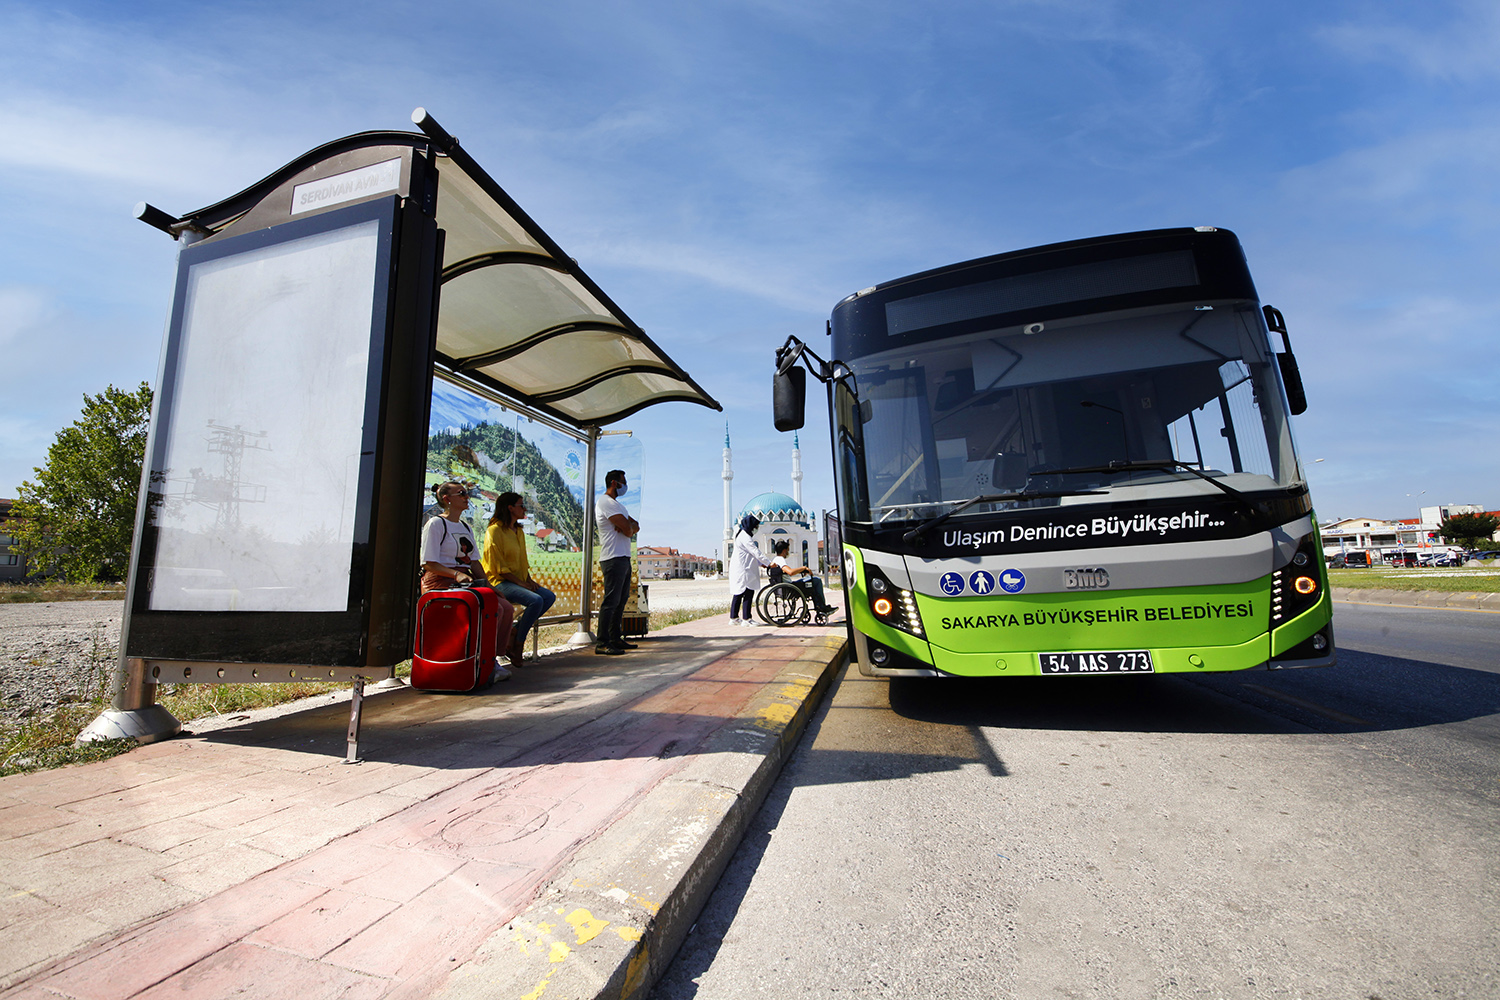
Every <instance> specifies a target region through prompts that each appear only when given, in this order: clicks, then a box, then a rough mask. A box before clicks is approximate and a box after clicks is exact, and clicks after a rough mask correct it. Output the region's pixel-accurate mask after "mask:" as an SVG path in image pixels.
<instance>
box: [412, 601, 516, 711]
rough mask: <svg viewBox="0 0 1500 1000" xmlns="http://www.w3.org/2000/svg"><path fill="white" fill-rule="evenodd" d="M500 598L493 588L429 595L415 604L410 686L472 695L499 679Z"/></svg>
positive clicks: (425, 689)
mask: <svg viewBox="0 0 1500 1000" xmlns="http://www.w3.org/2000/svg"><path fill="white" fill-rule="evenodd" d="M499 616H500V596H499V595H498V594H496V593H495V591H494V590H492V589H491V588H489V587H469V588H455V589H453V590H431V591H428V592H427V593H425V594H423V595H422V596H421V597H420V598H418V599H417V638H416V644H415V646H416V648H415V649H413V650H412V658H411V686H412V687H414V688H420V689H421V690H424V691H473V690H476V689H478V688H482V687H488V686H489V685H490V684H491V682H493V681H494V679H495V670H494V666H495V629H496V626H497V625H498V620H499Z"/></svg>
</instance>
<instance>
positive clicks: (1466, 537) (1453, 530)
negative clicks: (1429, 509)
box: [1438, 514, 1500, 549]
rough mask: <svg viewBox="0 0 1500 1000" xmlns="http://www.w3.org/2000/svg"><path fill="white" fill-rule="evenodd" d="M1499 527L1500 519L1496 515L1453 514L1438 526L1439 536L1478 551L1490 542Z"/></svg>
mask: <svg viewBox="0 0 1500 1000" xmlns="http://www.w3.org/2000/svg"><path fill="white" fill-rule="evenodd" d="M1497 527H1500V518H1497V517H1495V515H1494V514H1453V515H1452V516H1450V517H1445V518H1443V523H1442V524H1440V525H1438V535H1439V536H1441V537H1442V539H1443V540H1444V541H1448V542H1452V543H1453V544H1454V545H1462V546H1463V547H1464V548H1466V549H1477V548H1479V547H1480V545H1481V544H1482V543H1484V542H1487V541H1489V540H1490V538H1491V536H1493V535H1494V534H1495V529H1496V528H1497Z"/></svg>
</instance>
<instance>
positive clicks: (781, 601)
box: [755, 580, 838, 628]
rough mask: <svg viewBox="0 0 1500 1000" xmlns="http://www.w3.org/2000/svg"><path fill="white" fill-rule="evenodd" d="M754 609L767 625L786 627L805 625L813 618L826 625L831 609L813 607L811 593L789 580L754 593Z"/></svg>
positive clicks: (817, 622)
mask: <svg viewBox="0 0 1500 1000" xmlns="http://www.w3.org/2000/svg"><path fill="white" fill-rule="evenodd" d="M755 610H756V613H757V614H759V615H760V618H761V621H763V622H765V623H766V624H767V625H775V626H777V627H778V628H786V627H788V626H791V625H806V624H807V622H808V620H809V619H811V620H813V621H814V622H815V623H816V624H818V625H827V624H828V619H829V618H830V617H831V616H832V615H833V614H835V613H836V612H837V611H838V609H837V608H835V609H833V611H819V610H818V609H817V608H814V607H813V600H812V594H811V593H809V592H808V591H806V590H803V589H802V588H801V587H799V586H798V585H797V584H795V583H793V582H791V581H790V580H782V581H780V582H778V583H773V584H771V585H770V586H769V587H767V588H766V589H765V590H762V591H761V592H760V593H759V594H757V595H755Z"/></svg>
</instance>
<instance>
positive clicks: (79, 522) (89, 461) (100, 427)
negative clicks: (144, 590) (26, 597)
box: [10, 382, 151, 583]
mask: <svg viewBox="0 0 1500 1000" xmlns="http://www.w3.org/2000/svg"><path fill="white" fill-rule="evenodd" d="M150 420H151V387H150V386H149V385H147V384H146V383H145V382H142V383H141V385H140V388H138V389H137V390H136V391H135V392H125V391H123V390H121V389H116V388H115V387H114V386H112V385H111V386H108V387H106V388H105V390H104V391H103V392H102V393H100V394H99V395H97V396H89V395H87V394H85V395H84V397H83V414H82V415H81V416H80V417H79V419H77V420H75V421H74V422H73V424H72V425H71V426H69V427H64V428H63V429H62V430H60V431H58V432H57V440H56V441H54V442H53V443H52V446H51V447H50V448H48V449H47V464H46V465H44V466H42V467H40V468H38V469H36V470H35V472H36V482H35V483H32V482H30V481H27V482H24V483H22V484H21V488H20V490H19V491H18V493H17V499H16V503H15V506H14V507H13V508H12V510H11V514H12V520H11V522H10V524H11V529H12V530H11V533H12V534H13V535H14V536H15V538H16V547H17V548H19V549H20V550H21V552H22V554H23V555H24V556H25V557H26V561H27V563H28V564H29V565H30V567H31V569H32V572H41V573H43V574H47V575H54V574H60V575H61V576H63V577H65V578H66V579H68V580H71V581H74V582H78V583H88V582H91V581H94V580H118V579H121V578H122V577H124V575H125V572H126V570H127V569H128V568H129V565H130V542H131V536H132V534H133V533H134V531H135V506H136V497H137V494H138V493H139V491H140V485H141V463H142V461H143V459H144V457H145V454H146V431H147V428H148V425H149V424H150Z"/></svg>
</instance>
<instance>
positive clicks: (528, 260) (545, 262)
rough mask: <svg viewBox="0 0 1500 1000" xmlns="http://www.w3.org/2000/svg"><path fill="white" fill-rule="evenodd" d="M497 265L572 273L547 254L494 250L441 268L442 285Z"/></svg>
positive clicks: (531, 251) (528, 251) (530, 251)
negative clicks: (472, 272)
mask: <svg viewBox="0 0 1500 1000" xmlns="http://www.w3.org/2000/svg"><path fill="white" fill-rule="evenodd" d="M498 264H531V265H533V266H535V267H545V268H546V269H547V270H549V271H557V272H559V273H561V274H570V273H572V272H571V271H569V269H568V266H567V265H566V264H564V263H562V262H561V261H559V260H557V259H556V258H554V257H551V256H549V255H548V254H544V253H537V252H536V251H535V250H495V251H492V252H490V253H480V254H475V255H474V256H472V257H465V258H464V259H463V260H460V261H457V262H455V263H452V264H449V265H448V266H447V267H445V268H443V283H444V284H447V283H448V282H450V281H452V280H453V279H454V278H457V277H459V276H460V275H464V274H468V273H469V272H470V271H478V270H479V269H481V268H485V267H494V266H496V265H498Z"/></svg>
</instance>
